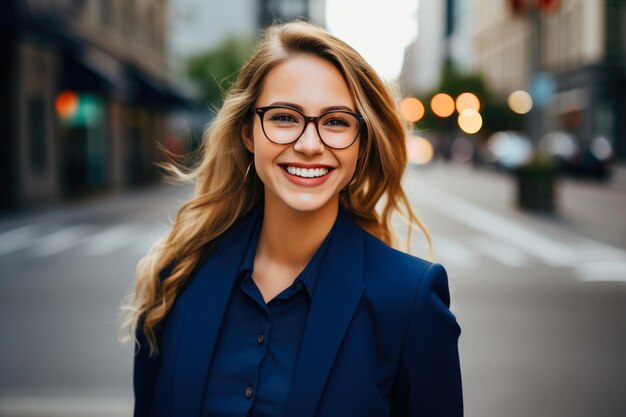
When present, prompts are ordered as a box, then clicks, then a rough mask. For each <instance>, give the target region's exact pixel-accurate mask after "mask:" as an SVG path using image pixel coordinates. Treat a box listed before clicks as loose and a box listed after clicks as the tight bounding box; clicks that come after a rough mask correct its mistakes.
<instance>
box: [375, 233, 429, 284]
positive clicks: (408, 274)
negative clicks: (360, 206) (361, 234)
mask: <svg viewBox="0 0 626 417" xmlns="http://www.w3.org/2000/svg"><path fill="white" fill-rule="evenodd" d="M364 258H365V264H366V268H365V271H372V272H379V273H378V274H374V275H376V276H378V277H382V278H384V279H385V281H387V282H389V280H390V279H391V280H399V281H400V282H402V281H408V282H415V281H417V280H419V277H420V276H422V275H423V274H424V272H425V271H426V270H427V269H428V268H430V267H431V266H432V265H434V264H433V263H432V262H430V261H427V260H426V259H423V258H420V257H417V256H414V255H411V254H408V253H406V252H402V251H400V250H398V249H395V248H392V247H391V246H389V245H387V244H386V243H384V242H383V241H381V240H380V239H378V238H376V237H375V236H372V235H371V234H369V233H367V232H365V257H364Z"/></svg>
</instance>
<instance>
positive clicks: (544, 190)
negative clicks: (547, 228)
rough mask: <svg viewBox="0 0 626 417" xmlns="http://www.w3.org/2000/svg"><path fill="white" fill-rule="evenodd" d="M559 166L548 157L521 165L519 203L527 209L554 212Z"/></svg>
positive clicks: (518, 185) (518, 186)
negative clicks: (547, 158)
mask: <svg viewBox="0 0 626 417" xmlns="http://www.w3.org/2000/svg"><path fill="white" fill-rule="evenodd" d="M557 174H558V173H557V168H556V166H555V165H554V163H553V162H552V161H550V160H546V159H539V158H536V159H533V160H532V161H531V162H530V163H528V164H526V165H523V166H521V167H519V168H518V169H517V171H516V177H517V205H518V206H519V207H520V208H522V209H525V210H529V211H534V212H544V213H552V212H554V210H555V208H556V204H555V200H556V181H557Z"/></svg>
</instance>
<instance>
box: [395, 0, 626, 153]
mask: <svg viewBox="0 0 626 417" xmlns="http://www.w3.org/2000/svg"><path fill="white" fill-rule="evenodd" d="M417 20H418V22H417V24H418V28H419V34H418V37H417V39H416V41H415V42H414V43H413V44H411V45H410V46H409V47H408V48H407V51H406V57H407V59H406V64H405V67H404V70H403V74H402V76H401V79H400V82H401V87H402V89H403V91H404V93H405V94H415V93H418V94H424V93H427V92H429V91H432V89H433V88H435V87H436V86H437V84H438V83H439V79H440V78H439V77H440V74H441V70H442V65H443V62H444V61H445V60H446V59H450V60H451V61H453V62H454V63H455V64H456V67H457V68H459V69H461V70H464V71H465V72H475V73H478V74H480V75H482V76H483V77H484V79H485V80H486V82H487V85H488V86H489V88H490V90H491V92H492V93H494V96H495V98H496V99H498V100H500V101H501V102H504V101H505V100H506V98H507V96H508V95H509V94H510V93H511V92H513V91H515V90H520V89H522V90H527V91H529V92H530V94H531V96H533V99H534V101H535V108H534V109H533V112H534V113H533V114H532V117H531V118H530V119H529V120H530V123H529V124H528V132H527V133H528V134H529V135H530V136H531V137H533V138H534V139H537V138H538V137H540V136H542V135H544V134H545V133H547V132H552V131H561V130H562V131H567V132H569V133H570V134H572V135H574V136H575V137H576V140H577V141H578V143H579V145H580V146H581V147H582V148H583V149H584V148H588V147H590V146H591V144H592V143H593V142H594V141H596V140H597V139H598V138H605V139H606V140H608V141H609V142H610V144H611V146H612V147H613V149H614V150H615V152H616V155H617V157H618V158H619V159H621V160H626V118H624V117H620V116H621V115H624V114H626V96H625V95H624V94H623V93H622V92H623V91H626V25H625V23H626V1H623V0H445V1H441V2H426V1H421V2H419V9H418V17H417Z"/></svg>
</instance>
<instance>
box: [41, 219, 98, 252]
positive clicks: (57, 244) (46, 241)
mask: <svg viewBox="0 0 626 417" xmlns="http://www.w3.org/2000/svg"><path fill="white" fill-rule="evenodd" d="M92 230H93V227H91V226H87V225H83V224H79V225H72V226H68V227H66V228H63V229H60V230H57V231H56V232H53V233H51V234H49V235H46V236H43V237H40V238H39V239H37V241H36V243H35V244H34V246H33V248H32V250H33V254H34V255H35V256H50V255H54V254H56V253H59V252H62V251H64V250H67V249H69V248H71V247H73V246H76V245H78V244H79V243H81V242H82V241H83V239H84V238H85V236H86V235H87V234H88V233H89V232H90V231H92Z"/></svg>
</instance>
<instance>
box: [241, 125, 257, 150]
mask: <svg viewBox="0 0 626 417" xmlns="http://www.w3.org/2000/svg"><path fill="white" fill-rule="evenodd" d="M241 140H242V141H243V144H244V146H245V147H246V148H247V149H248V150H249V151H250V152H251V153H254V139H253V137H252V123H246V124H244V125H243V127H242V128H241Z"/></svg>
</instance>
